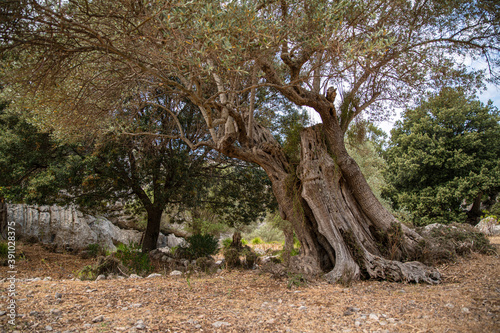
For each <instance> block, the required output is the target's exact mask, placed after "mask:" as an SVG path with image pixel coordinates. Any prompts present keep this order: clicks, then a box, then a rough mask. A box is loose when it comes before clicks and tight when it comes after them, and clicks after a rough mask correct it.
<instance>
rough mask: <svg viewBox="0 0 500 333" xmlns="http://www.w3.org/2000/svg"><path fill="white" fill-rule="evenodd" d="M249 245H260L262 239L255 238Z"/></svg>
mask: <svg viewBox="0 0 500 333" xmlns="http://www.w3.org/2000/svg"><path fill="white" fill-rule="evenodd" d="M251 243H252V244H254V245H256V244H262V243H264V242H263V241H262V238H260V237H255V238H254V239H252V240H251Z"/></svg>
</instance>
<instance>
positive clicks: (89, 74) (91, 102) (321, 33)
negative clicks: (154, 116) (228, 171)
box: [0, 0, 500, 283]
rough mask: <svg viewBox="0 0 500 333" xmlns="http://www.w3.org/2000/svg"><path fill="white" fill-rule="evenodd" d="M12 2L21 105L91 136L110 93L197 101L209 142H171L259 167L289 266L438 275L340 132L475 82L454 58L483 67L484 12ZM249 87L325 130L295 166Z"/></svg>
mask: <svg viewBox="0 0 500 333" xmlns="http://www.w3.org/2000/svg"><path fill="white" fill-rule="evenodd" d="M25 3H26V6H24V7H15V8H12V9H9V10H7V16H9V19H7V20H5V21H4V23H3V24H2V25H0V31H1V32H2V34H1V36H2V42H3V45H4V46H5V47H4V50H5V52H6V53H5V52H4V54H7V55H10V56H11V57H13V56H12V55H13V54H15V55H16V56H15V61H14V60H11V61H7V63H6V64H7V68H8V69H13V71H9V73H7V74H8V75H9V79H8V80H9V82H10V83H11V84H10V85H9V88H10V89H13V90H11V91H13V93H15V94H18V95H19V96H20V98H19V99H17V101H22V102H23V103H24V104H23V103H20V104H18V105H19V106H20V107H21V105H22V107H27V108H31V109H32V110H34V111H35V110H36V112H37V114H38V116H39V118H40V119H41V120H42V121H44V122H46V123H47V122H51V123H53V124H64V128H60V129H59V130H66V131H68V130H69V131H71V126H70V125H71V124H73V125H74V126H78V127H85V126H86V125H89V122H90V120H92V125H93V127H99V126H104V125H106V121H105V120H106V119H108V117H107V116H112V115H113V114H114V112H115V111H116V110H119V109H122V108H123V107H124V106H123V105H122V104H124V103H129V101H128V100H124V99H123V98H120V97H121V96H122V94H123V92H124V91H125V92H130V91H134V90H135V89H137V88H136V87H137V85H138V82H140V83H141V84H147V85H148V86H149V89H148V91H154V89H155V88H157V87H162V88H163V89H167V90H168V92H169V93H172V94H178V95H179V96H182V97H184V98H187V99H189V100H190V101H191V102H192V103H193V104H194V105H196V106H197V107H198V110H199V112H200V113H201V114H202V116H203V118H204V120H205V123H206V125H207V128H208V131H209V133H210V137H209V138H208V139H207V140H205V141H204V142H198V143H193V142H190V140H189V139H188V138H187V137H186V136H185V135H183V133H182V131H181V130H180V128H179V132H178V138H179V139H181V140H183V141H184V142H186V144H188V145H189V146H190V147H191V148H197V147H199V146H202V145H206V146H210V147H212V148H213V149H215V150H217V151H219V152H221V153H223V154H225V155H227V156H230V157H233V158H238V159H241V160H244V161H247V162H252V163H256V164H258V165H260V166H261V167H262V168H263V169H264V170H265V172H266V173H267V175H268V176H269V179H270V180H271V182H272V187H273V192H274V194H275V196H276V198H277V201H278V203H279V206H280V212H281V215H282V217H283V218H285V219H287V220H289V221H290V222H291V223H292V225H293V227H294V229H295V232H296V234H297V236H298V238H299V239H300V242H301V244H302V246H301V252H302V253H301V254H302V256H301V258H297V260H295V261H293V260H292V263H291V264H293V265H298V266H301V267H302V269H303V271H305V272H306V271H307V272H320V271H324V272H328V273H327V275H326V277H327V279H328V280H329V281H331V282H335V281H338V280H339V279H340V280H344V281H346V280H350V279H358V278H360V277H361V276H362V275H363V276H366V277H371V278H377V279H391V280H396V281H401V280H403V281H427V282H429V283H434V282H436V281H438V280H439V274H438V273H437V271H435V270H433V269H431V268H428V267H425V266H424V265H421V264H418V263H415V262H406V263H403V262H402V261H404V260H411V259H412V258H414V257H415V255H416V252H417V251H418V249H419V247H418V244H419V241H420V240H421V237H420V236H419V235H417V234H416V233H415V232H413V231H412V230H410V229H408V228H406V227H405V226H401V225H400V223H399V221H397V220H396V219H395V218H394V216H393V215H392V214H391V213H390V212H389V211H388V210H387V209H385V208H384V207H383V206H382V205H381V204H380V202H379V201H378V200H377V199H376V197H375V196H374V195H373V193H372V191H371V189H370V187H369V185H368V183H367V182H366V180H365V178H364V177H363V174H362V173H361V171H360V169H359V167H358V165H357V164H356V162H355V161H354V159H353V158H352V157H351V156H350V155H349V154H348V152H347V151H346V147H345V142H344V135H345V132H346V131H347V129H348V127H349V124H350V123H351V122H352V121H353V120H354V119H355V118H356V117H359V116H360V115H362V114H363V113H364V114H369V115H371V116H372V118H380V117H382V116H383V115H384V114H383V113H381V112H379V110H380V109H379V108H377V106H379V105H380V104H379V103H382V102H386V101H388V100H396V101H397V100H399V101H405V102H406V101H407V100H408V98H410V97H411V96H418V95H419V94H421V93H422V92H423V91H425V90H427V89H432V88H435V87H436V86H442V85H444V84H452V83H453V84H455V85H464V86H475V85H477V84H479V83H480V79H481V77H480V76H478V75H476V74H477V73H467V72H466V68H465V67H464V66H460V65H459V64H457V59H459V58H458V56H461V55H463V54H466V53H467V54H470V55H472V56H481V55H484V56H486V60H487V61H489V64H490V65H491V68H492V69H494V66H495V64H496V62H495V61H496V60H497V59H498V58H497V57H498V51H499V47H498V45H500V44H499V36H500V34H499V31H498V29H499V19H498V12H499V8H498V5H497V4H496V3H494V2H490V1H477V2H472V3H471V2H469V1H452V2H450V1H439V0H436V1H379V0H371V1H349V2H343V1H334V2H331V1H320V0H317V1H299V0H282V1H273V2H255V1H234V2H227V1H206V0H195V1H190V2H188V3H173V2H163V1H159V2H154V3H151V2H143V1H135V0H134V1H128V0H125V1H121V2H117V3H114V2H113V3H112V2H109V1H100V0H97V1H86V0H71V1H68V2H63V3H47V2H42V1H36V0H26V2H25ZM11 59H14V58H11ZM492 75H493V76H492V78H493V79H494V80H496V79H497V78H498V77H497V76H496V74H495V72H492ZM34 87H37V89H34ZM259 87H267V88H268V89H270V90H274V91H275V92H278V93H279V94H280V95H281V96H283V98H284V99H286V100H288V101H290V102H291V103H294V104H296V105H298V106H308V107H310V108H312V109H313V110H314V111H315V112H317V114H318V115H319V116H320V117H321V120H322V125H318V126H314V127H312V128H306V129H304V130H303V131H302V134H301V141H300V142H301V144H300V147H301V151H300V163H299V165H298V166H297V167H296V164H295V163H291V162H290V161H289V160H288V157H287V156H286V154H285V153H284V151H283V147H282V146H281V145H280V143H279V142H278V141H277V140H276V138H275V137H274V136H273V135H272V133H271V131H270V130H269V129H268V128H267V127H266V126H265V124H263V123H261V122H259V120H258V117H256V115H257V114H258V113H259V112H260V110H259V109H258V108H256V105H255V96H256V93H257V88H259ZM335 88H336V89H337V90H338V92H339V93H338V94H336V93H335ZM149 100H151V99H149ZM35 106H36V107H35ZM62 110H64V112H61V111H62ZM176 116H177V114H176ZM399 228H402V233H401V234H402V236H401V241H400V242H399V243H398V248H399V251H398V253H399V254H398V255H397V256H395V257H393V258H384V257H383V255H382V253H384V249H383V247H384V246H386V245H387V244H385V245H384V243H386V242H385V241H384V239H380V240H379V239H378V238H380V237H379V235H383V234H386V233H387V232H388V231H390V230H393V229H399ZM381 244H382V245H381Z"/></svg>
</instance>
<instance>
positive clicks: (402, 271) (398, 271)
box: [365, 253, 441, 284]
mask: <svg viewBox="0 0 500 333" xmlns="http://www.w3.org/2000/svg"><path fill="white" fill-rule="evenodd" d="M365 269H366V271H367V273H368V274H369V276H370V278H372V279H379V280H388V281H394V282H415V283H422V282H423V283H428V284H438V283H440V282H441V274H440V273H439V272H438V270H437V269H435V268H433V267H429V266H426V265H424V264H422V263H421V262H418V261H410V262H405V263H403V262H400V261H395V260H387V259H384V258H381V257H377V256H373V255H371V254H369V253H367V255H366V258H365Z"/></svg>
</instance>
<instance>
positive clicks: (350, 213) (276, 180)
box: [218, 124, 440, 284]
mask: <svg viewBox="0 0 500 333" xmlns="http://www.w3.org/2000/svg"><path fill="white" fill-rule="evenodd" d="M325 128H327V129H332V128H335V127H334V126H325ZM330 132H331V133H329V132H328V130H327V131H325V130H324V129H323V126H322V125H316V126H314V127H310V128H306V129H304V130H303V132H302V134H301V147H300V151H301V158H300V164H299V165H298V166H293V165H291V164H290V163H289V161H288V159H287V157H286V156H285V155H284V153H283V151H282V149H281V147H280V145H279V144H278V143H277V142H276V140H275V138H274V137H273V136H272V134H271V133H270V132H269V130H267V129H266V128H263V127H261V126H259V125H257V124H254V127H253V131H252V138H245V137H243V139H244V140H242V139H241V138H240V142H245V143H246V144H244V145H242V146H240V147H235V146H234V145H233V143H234V141H235V140H236V136H234V137H231V136H227V137H226V138H225V140H222V141H221V145H220V146H219V147H218V150H219V151H220V152H221V153H223V154H226V155H228V156H231V157H235V158H239V159H243V160H246V161H249V162H254V163H257V164H259V165H260V166H261V167H262V168H263V169H264V170H265V171H266V173H267V175H268V176H269V178H270V180H271V183H272V187H273V192H274V194H275V197H276V199H277V201H278V203H279V207H280V214H281V217H282V218H283V219H285V220H288V221H290V222H291V224H292V226H293V229H294V230H295V234H296V235H297V237H298V238H299V241H300V243H301V253H300V256H295V257H292V258H290V260H289V270H290V271H291V272H297V273H304V274H308V275H318V274H323V273H326V278H327V279H328V281H330V282H332V283H335V282H345V283H349V282H350V281H352V280H357V279H360V278H362V277H364V278H372V279H384V280H391V281H407V282H410V281H411V282H427V283H431V284H434V283H438V282H439V280H440V274H439V272H438V271H437V270H435V269H433V268H431V267H427V266H425V265H423V264H421V263H419V262H414V261H410V260H411V259H412V258H413V257H415V255H416V252H417V251H418V242H419V241H420V240H421V239H422V238H421V237H420V236H419V235H418V234H417V233H416V232H414V231H413V230H410V229H408V228H406V227H405V226H403V225H401V223H399V221H397V219H395V218H394V216H393V215H392V214H391V213H390V212H388V211H387V210H386V209H384V208H383V206H382V205H381V204H380V203H379V202H378V200H377V199H376V197H375V196H374V195H373V192H372V191H371V189H370V187H369V185H368V183H367V182H366V180H365V178H364V176H363V174H362V173H361V170H360V169H359V166H358V165H357V164H356V162H355V161H354V160H353V159H352V158H351V157H350V156H349V155H348V154H347V151H346V150H345V146H344V143H343V134H342V133H343V132H341V131H334V130H332V131H330ZM332 143H333V144H332ZM404 261H406V262H404Z"/></svg>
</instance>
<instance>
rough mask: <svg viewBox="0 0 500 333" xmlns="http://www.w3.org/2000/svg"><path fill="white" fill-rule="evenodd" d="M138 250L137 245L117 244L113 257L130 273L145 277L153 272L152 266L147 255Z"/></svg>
mask: <svg viewBox="0 0 500 333" xmlns="http://www.w3.org/2000/svg"><path fill="white" fill-rule="evenodd" d="M140 248H141V247H140V245H138V244H131V245H125V244H119V245H118V246H117V251H116V254H115V256H116V257H117V258H118V259H120V260H121V262H122V264H123V265H124V266H125V267H127V268H128V269H129V270H130V271H131V272H135V274H138V275H145V274H148V273H150V272H151V271H152V270H153V266H152V265H151V259H149V256H148V254H147V253H142V252H141V250H140Z"/></svg>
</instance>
